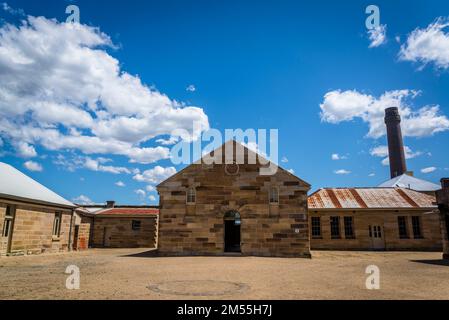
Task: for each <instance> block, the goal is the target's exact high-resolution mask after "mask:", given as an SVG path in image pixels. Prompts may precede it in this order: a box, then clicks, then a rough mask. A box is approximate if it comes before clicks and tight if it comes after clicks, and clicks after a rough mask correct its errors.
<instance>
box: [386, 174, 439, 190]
mask: <svg viewBox="0 0 449 320" xmlns="http://www.w3.org/2000/svg"><path fill="white" fill-rule="evenodd" d="M379 187H381V188H407V189H412V190H416V191H437V190H440V189H441V186H439V185H437V184H435V183H432V182H429V181H426V180H422V179H418V178H416V177H412V176H409V175H408V174H403V175H400V176H397V177H395V178H393V179H391V180H388V181H385V182H383V183H382V184H380V185H379Z"/></svg>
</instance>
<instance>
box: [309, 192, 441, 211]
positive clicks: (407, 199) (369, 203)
mask: <svg viewBox="0 0 449 320" xmlns="http://www.w3.org/2000/svg"><path fill="white" fill-rule="evenodd" d="M434 203H435V197H433V196H430V195H427V194H423V193H420V192H417V191H413V190H410V189H404V188H334V189H320V190H318V191H316V192H315V193H313V194H312V195H310V196H309V198H308V204H309V208H310V209H339V208H342V209H363V208H367V209H376V208H383V209H387V208H394V209H397V208H399V209H401V208H404V209H405V208H433V207H436V206H435V204H434Z"/></svg>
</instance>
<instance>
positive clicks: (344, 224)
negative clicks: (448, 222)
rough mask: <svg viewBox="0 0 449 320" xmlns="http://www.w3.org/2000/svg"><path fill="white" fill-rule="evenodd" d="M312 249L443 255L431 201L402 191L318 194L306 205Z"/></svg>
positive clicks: (344, 190)
mask: <svg viewBox="0 0 449 320" xmlns="http://www.w3.org/2000/svg"><path fill="white" fill-rule="evenodd" d="M308 206H309V224H310V230H311V240H310V241H311V247H312V249H329V250H416V251H441V248H442V242H441V232H440V217H439V211H438V208H437V206H436V205H435V197H433V196H430V195H427V194H423V193H420V192H417V191H414V190H410V189H404V188H338V189H337V188H335V189H320V190H318V191H317V192H315V193H313V194H312V195H311V196H310V197H309V200H308Z"/></svg>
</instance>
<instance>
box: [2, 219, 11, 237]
mask: <svg viewBox="0 0 449 320" xmlns="http://www.w3.org/2000/svg"><path fill="white" fill-rule="evenodd" d="M11 224H12V220H11V219H5V223H4V224H3V231H2V237H5V238H6V237H9V233H10V231H11Z"/></svg>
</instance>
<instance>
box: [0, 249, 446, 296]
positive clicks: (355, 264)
mask: <svg viewBox="0 0 449 320" xmlns="http://www.w3.org/2000/svg"><path fill="white" fill-rule="evenodd" d="M312 254H313V259H280V258H256V257H176V258H159V257H150V256H149V255H148V254H145V252H144V250H142V249H127V250H124V249H101V250H100V249H93V250H89V251H85V252H78V253H66V254H57V255H40V256H28V257H8V258H0V299H150V300H157V299H177V300H179V299H449V263H448V262H443V261H442V260H441V259H440V258H441V254H440V253H422V252H336V251H329V252H327V251H325V252H323V251H315V252H313V253H312ZM68 265H76V266H78V267H79V268H80V273H81V287H80V289H79V290H68V289H66V287H65V282H66V278H67V277H68V275H67V274H65V273H64V272H65V269H66V267H67V266H68ZM368 265H376V266H378V267H379V268H380V289H379V290H367V289H366V287H365V281H366V278H367V277H368V275H367V274H365V269H366V267H367V266H368Z"/></svg>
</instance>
